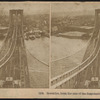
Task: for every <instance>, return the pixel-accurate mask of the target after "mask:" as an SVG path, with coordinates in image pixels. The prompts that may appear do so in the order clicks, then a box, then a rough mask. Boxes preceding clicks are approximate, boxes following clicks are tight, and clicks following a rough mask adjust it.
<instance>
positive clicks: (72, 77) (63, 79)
mask: <svg viewBox="0 0 100 100" xmlns="http://www.w3.org/2000/svg"><path fill="white" fill-rule="evenodd" d="M97 11H98V10H96V11H95V14H96V22H95V23H96V24H95V29H96V31H94V34H96V35H93V37H92V39H91V41H92V40H95V46H94V49H93V51H92V53H91V54H90V55H89V56H88V57H87V58H86V59H85V60H83V62H82V63H81V64H80V65H78V66H77V67H75V68H73V69H72V70H70V71H68V72H66V73H63V74H61V75H59V76H57V77H55V78H53V79H52V80H51V88H75V84H78V85H79V88H85V87H84V85H85V83H84V81H85V80H86V78H85V77H83V81H80V78H81V79H82V76H85V75H86V74H84V72H87V73H89V72H88V68H91V66H96V67H94V68H95V70H94V71H95V72H97V69H99V64H98V63H99V62H98V60H96V59H99V57H100V56H99V55H100V47H99V44H100V29H99V27H98V26H99V24H98V17H97V16H98V12H97ZM99 13H100V9H99ZM94 36H95V38H94ZM96 37H97V39H96ZM92 43H94V42H92ZM95 64H96V65H95ZM97 65H98V66H97ZM79 74H80V75H79ZM77 76H79V77H80V78H79V79H77ZM88 76H89V75H88ZM86 77H87V76H86ZM90 77H91V78H95V79H96V81H95V80H94V83H95V82H96V85H98V83H99V85H100V82H99V77H98V74H97V76H96V77H94V76H90ZM91 82H92V81H91V80H90V83H91ZM81 86H82V87H81ZM76 88H77V87H76ZM89 88H90V87H89ZM92 88H94V85H93V86H92ZM95 88H98V86H95Z"/></svg>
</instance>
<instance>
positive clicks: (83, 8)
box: [51, 2, 100, 89]
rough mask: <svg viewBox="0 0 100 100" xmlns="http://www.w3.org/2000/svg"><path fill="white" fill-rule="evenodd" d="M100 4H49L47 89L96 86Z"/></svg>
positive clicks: (99, 83)
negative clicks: (48, 87) (49, 56)
mask: <svg viewBox="0 0 100 100" xmlns="http://www.w3.org/2000/svg"><path fill="white" fill-rule="evenodd" d="M99 15H100V3H85V2H84V3H83V2H76V3H75V2H66V3H52V4H51V88H53V89H54V88H55V89H99V88H100V72H99V71H100V68H99V64H100V63H99V56H100V53H99V44H100V43H99V41H100V39H99V35H100V33H99V24H100V16H99Z"/></svg>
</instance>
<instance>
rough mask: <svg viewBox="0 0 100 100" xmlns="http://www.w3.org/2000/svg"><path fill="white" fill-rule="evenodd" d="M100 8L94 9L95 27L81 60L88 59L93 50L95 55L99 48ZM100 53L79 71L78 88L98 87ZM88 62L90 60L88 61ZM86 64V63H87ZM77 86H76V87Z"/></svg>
mask: <svg viewBox="0 0 100 100" xmlns="http://www.w3.org/2000/svg"><path fill="white" fill-rule="evenodd" d="M99 14H100V9H96V10H95V27H94V32H93V35H92V37H91V40H90V43H89V45H88V47H87V50H86V52H85V55H84V58H83V62H84V61H85V60H86V59H88V57H89V56H90V55H91V54H92V52H93V51H94V50H96V52H95V53H94V55H96V53H97V50H99V46H98V43H100V16H99ZM90 60H92V59H90ZM99 60H100V53H99V54H98V56H97V57H96V58H95V60H94V61H93V63H90V65H89V66H88V67H87V68H86V69H85V70H83V71H82V72H81V73H79V74H78V76H77V79H76V80H77V83H78V85H77V86H78V88H100V86H99V85H100V82H99V80H100V61H99ZM88 62H90V61H88ZM87 64H88V63H87ZM76 88H77V87H76Z"/></svg>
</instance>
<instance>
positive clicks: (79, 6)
mask: <svg viewBox="0 0 100 100" xmlns="http://www.w3.org/2000/svg"><path fill="white" fill-rule="evenodd" d="M95 9H100V3H96V2H95V3H92V2H90V3H86V2H74V3H73V2H65V3H53V4H52V9H51V11H52V15H54V16H64V15H69V16H70V15H71V16H75V15H94V14H95ZM60 14H62V15H60Z"/></svg>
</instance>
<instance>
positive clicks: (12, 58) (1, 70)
mask: <svg viewBox="0 0 100 100" xmlns="http://www.w3.org/2000/svg"><path fill="white" fill-rule="evenodd" d="M9 14H10V25H9V31H8V34H7V37H6V39H5V41H4V46H3V47H2V48H1V51H0V54H2V55H0V87H4V88H7V87H8V88H13V87H14V88H29V87H30V82H29V72H28V63H27V54H26V48H25V43H24V35H23V10H21V9H18V10H10V13H9ZM1 83H3V84H1Z"/></svg>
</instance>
